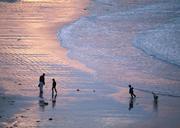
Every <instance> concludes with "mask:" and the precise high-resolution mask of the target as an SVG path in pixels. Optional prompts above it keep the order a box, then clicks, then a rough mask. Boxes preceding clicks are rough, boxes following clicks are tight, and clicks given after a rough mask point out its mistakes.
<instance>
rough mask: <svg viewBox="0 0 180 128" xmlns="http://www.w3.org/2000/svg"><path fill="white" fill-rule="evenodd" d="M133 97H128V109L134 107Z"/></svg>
mask: <svg viewBox="0 0 180 128" xmlns="http://www.w3.org/2000/svg"><path fill="white" fill-rule="evenodd" d="M134 102H135V98H133V97H131V98H130V99H129V108H128V109H129V111H130V110H131V109H132V108H133V107H134Z"/></svg>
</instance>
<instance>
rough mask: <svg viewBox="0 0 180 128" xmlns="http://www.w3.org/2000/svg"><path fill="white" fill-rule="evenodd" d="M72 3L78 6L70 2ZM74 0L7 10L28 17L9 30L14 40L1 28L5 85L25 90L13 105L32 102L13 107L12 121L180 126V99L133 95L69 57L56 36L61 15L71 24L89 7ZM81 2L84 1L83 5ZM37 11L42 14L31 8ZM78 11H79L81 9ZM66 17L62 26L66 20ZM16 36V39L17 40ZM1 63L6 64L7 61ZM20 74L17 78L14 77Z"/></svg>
mask: <svg viewBox="0 0 180 128" xmlns="http://www.w3.org/2000/svg"><path fill="white" fill-rule="evenodd" d="M71 2H72V5H69V4H70V3H71ZM71 2H70V3H68V2H67V3H66V2H65V3H66V4H67V5H66V4H63V5H62V6H60V7H59V6H57V5H58V3H57V5H56V4H53V5H51V4H52V3H48V2H47V3H44V4H43V2H42V3H41V2H38V3H36V4H34V3H33V2H32V3H31V4H30V3H29V4H28V2H27V3H26V4H27V5H24V9H25V10H16V9H17V8H18V7H19V5H14V6H15V9H12V10H11V8H10V11H9V12H7V13H8V14H10V13H11V11H13V10H15V11H17V12H18V13H17V12H14V13H15V14H19V12H20V14H19V16H20V18H23V17H24V16H26V18H25V19H26V20H27V22H25V21H24V22H22V21H21V22H20V23H19V22H17V21H16V22H15V23H14V24H13V25H14V26H15V25H17V26H16V27H17V28H16V29H15V30H11V29H9V30H7V31H5V32H8V34H9V32H11V33H10V34H14V33H18V34H17V35H14V37H15V39H14V40H12V39H9V40H8V41H6V40H3V39H2V38H1V37H2V35H3V34H4V33H5V32H2V33H0V35H1V36H0V43H2V41H1V40H3V41H6V42H5V43H2V46H3V47H2V48H1V49H2V51H1V52H0V55H3V57H4V56H5V57H6V60H5V62H6V63H7V64H6V65H5V66H6V68H5V69H3V71H4V72H3V71H2V72H1V74H2V73H4V74H6V75H5V76H6V77H5V76H3V77H2V76H1V77H2V78H1V79H3V78H6V80H5V81H3V82H2V83H3V84H4V86H5V87H6V86H7V85H8V87H7V93H6V94H13V93H14V95H18V94H20V95H22V100H21V98H20V97H17V98H18V99H17V100H15V99H10V100H9V101H10V104H12V102H14V100H15V103H13V104H14V105H12V106H16V105H17V106H18V105H22V104H24V103H27V102H28V103H29V104H27V106H23V107H18V108H22V109H21V110H20V111H19V110H18V109H16V108H15V107H14V108H13V109H16V110H17V111H18V112H16V113H15V114H14V115H13V117H12V118H11V119H13V120H10V122H7V124H6V126H7V127H19V128H24V127H25V128H26V127H27V128H36V127H39V128H41V127H42V128H46V127H47V128H49V127H53V128H59V127H62V128H80V127H84V126H86V128H119V127H123V128H139V127H147V128H152V127H160V126H163V127H164V128H170V127H176V125H180V124H179V122H178V120H177V119H179V113H180V111H179V110H178V109H177V108H178V107H179V106H180V103H179V102H177V101H178V99H175V98H172V97H165V96H159V101H158V104H154V103H153V99H152V95H151V94H150V93H144V92H141V91H138V90H135V94H137V98H136V99H134V100H131V99H130V96H129V93H128V87H127V88H125V87H126V86H124V87H119V86H117V87H115V86H113V85H111V84H109V83H105V82H103V81H101V80H99V79H98V78H95V76H94V75H92V74H91V72H93V71H92V70H91V69H89V68H88V67H86V66H85V65H84V64H81V63H80V62H78V61H77V60H75V59H72V58H71V57H70V58H69V56H68V57H67V52H68V49H65V48H62V47H61V44H60V42H58V40H57V37H56V36H55V35H56V34H57V33H56V31H57V30H59V24H60V21H59V18H60V19H61V20H62V22H63V23H65V24H69V23H71V22H70V21H71V20H70V19H72V15H73V18H74V20H75V19H76V18H77V17H79V16H81V15H82V14H86V11H87V10H86V9H85V10H84V8H85V7H84V6H83V5H84V4H83V3H81V2H82V1H80V0H78V1H76V0H75V1H71ZM73 2H74V4H73ZM78 3H81V4H82V5H81V7H79V6H80V5H79V4H78ZM0 7H1V6H0ZM28 7H32V8H28ZM59 8H60V10H58V9H59ZM62 8H64V9H65V10H63V9H62ZM0 9H1V8H0ZM26 9H27V10H26ZM61 9H62V10H61ZM66 9H67V10H66ZM32 10H34V11H35V12H39V14H38V15H37V14H36V13H31V11H32ZM71 11H72V12H71ZM74 11H76V13H75V14H74ZM84 11H85V12H84ZM60 12H62V13H60ZM64 12H67V13H68V14H69V16H68V14H66V15H64V14H63V13H64ZM52 13H53V15H52ZM59 13H60V14H61V15H60V14H59ZM35 14H36V15H35ZM21 15H22V17H21ZM54 15H56V16H57V17H54ZM0 16H1V15H0ZM61 16H62V17H61ZM4 18H5V19H6V18H7V17H6V16H4ZM28 18H29V19H28ZM63 18H64V19H63ZM14 20H16V19H14ZM57 20H58V21H57ZM12 21H13V19H11V20H10V21H7V24H4V25H5V27H6V25H7V26H9V24H12ZM36 21H37V22H36ZM8 22H9V24H8ZM62 22H61V25H60V27H61V28H63V25H64V24H63V23H62ZM1 23H2V22H1V20H0V24H1ZM62 24H63V25H62ZM13 25H12V26H13ZM18 25H20V27H19V26H18ZM65 26H66V25H65ZM3 27H4V26H3ZM0 28H1V26H0ZM19 33H20V34H19ZM5 36H7V35H5ZM3 37H4V35H3ZM7 37H8V36H7ZM11 41H12V42H13V43H14V42H16V43H15V44H13V43H11ZM71 59H72V60H71ZM0 63H1V64H2V62H1V61H0ZM1 64H0V66H2V65H3V64H2V65H1ZM79 66H80V67H79ZM14 67H16V68H14ZM9 70H10V71H9ZM8 71H9V72H8ZM42 73H46V75H47V76H46V86H45V88H44V90H45V92H44V93H45V94H44V99H45V101H47V102H48V105H47V106H44V105H41V104H40V99H39V98H38V87H37V85H38V78H39V76H40V75H41V74H42ZM14 77H17V79H13V78H14ZM110 77H111V76H110ZM52 78H55V79H56V81H57V89H58V95H57V97H56V98H55V100H56V102H53V98H52V97H51V79H52ZM14 85H16V86H14ZM118 85H121V83H118ZM133 86H134V85H133ZM8 90H9V91H8ZM78 90H79V91H78ZM13 97H14V96H13ZM0 98H1V97H0ZM15 98H16V97H15ZM0 102H1V99H0ZM23 102H24V103H23ZM7 103H9V102H8V101H7ZM5 113H6V112H5ZM0 116H1V115H0ZM0 120H1V119H0ZM169 120H173V122H169ZM162 124H163V125H162Z"/></svg>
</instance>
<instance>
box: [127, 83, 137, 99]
mask: <svg viewBox="0 0 180 128" xmlns="http://www.w3.org/2000/svg"><path fill="white" fill-rule="evenodd" d="M129 94H130V95H131V98H134V97H136V95H135V94H134V88H133V87H132V86H131V85H129Z"/></svg>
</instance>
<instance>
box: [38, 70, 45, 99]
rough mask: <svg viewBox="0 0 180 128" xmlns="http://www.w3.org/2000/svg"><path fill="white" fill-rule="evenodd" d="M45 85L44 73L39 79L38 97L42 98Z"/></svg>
mask: <svg viewBox="0 0 180 128" xmlns="http://www.w3.org/2000/svg"><path fill="white" fill-rule="evenodd" d="M44 85H45V73H43V74H42V75H41V76H40V77H39V85H38V86H39V97H43V86H44Z"/></svg>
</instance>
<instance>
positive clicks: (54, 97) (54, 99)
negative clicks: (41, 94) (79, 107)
mask: <svg viewBox="0 0 180 128" xmlns="http://www.w3.org/2000/svg"><path fill="white" fill-rule="evenodd" d="M56 97H57V93H56V94H55V95H54V94H52V108H54V107H55V106H56Z"/></svg>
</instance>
